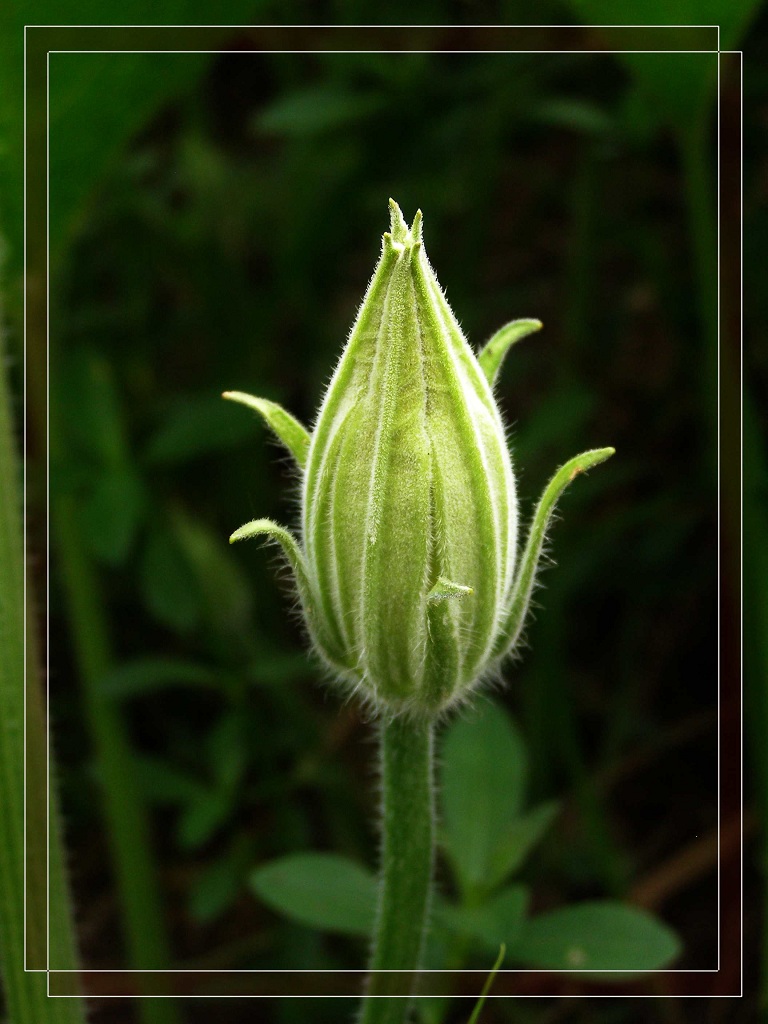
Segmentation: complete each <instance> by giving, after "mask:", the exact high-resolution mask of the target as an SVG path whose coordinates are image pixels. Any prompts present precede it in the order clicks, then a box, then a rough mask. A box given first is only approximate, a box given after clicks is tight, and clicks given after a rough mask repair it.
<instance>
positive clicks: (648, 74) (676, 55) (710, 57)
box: [571, 0, 760, 131]
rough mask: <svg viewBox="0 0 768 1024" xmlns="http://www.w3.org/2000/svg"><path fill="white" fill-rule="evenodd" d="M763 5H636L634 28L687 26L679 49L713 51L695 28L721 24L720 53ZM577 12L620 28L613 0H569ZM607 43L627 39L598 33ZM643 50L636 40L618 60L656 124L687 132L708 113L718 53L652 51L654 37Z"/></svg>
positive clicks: (683, 0) (739, 1)
mask: <svg viewBox="0 0 768 1024" xmlns="http://www.w3.org/2000/svg"><path fill="white" fill-rule="evenodd" d="M759 2H760V0H729V2H728V3H725V4H724V3H723V2H722V0H673V2H670V0H637V2H636V3H635V4H634V5H633V7H632V22H633V24H635V25H666V26H669V27H670V29H672V26H675V25H677V26H683V27H681V28H679V29H678V33H679V44H678V46H679V49H680V50H681V51H682V50H690V51H696V50H704V49H710V50H711V49H712V42H711V33H709V32H708V31H707V30H706V29H701V28H698V27H697V26H707V25H719V27H720V48H721V49H723V50H729V49H734V48H735V47H736V45H737V43H738V40H739V38H740V37H741V35H742V33H743V32H744V31H745V29H746V27H747V25H748V24H749V22H750V20H751V19H752V17H753V15H754V13H755V11H756V10H757V8H758V6H759ZM571 6H572V7H573V9H574V10H575V11H576V12H577V13H578V14H579V15H580V16H581V17H582V18H583V20H584V22H585V23H586V24H592V25H596V26H597V25H601V26H611V25H615V24H616V5H615V4H613V3H612V2H611V0H571ZM599 31H600V34H601V35H602V36H604V38H605V39H606V41H607V42H609V43H610V42H611V40H612V39H615V40H616V44H617V46H622V45H625V40H626V36H625V35H624V36H622V34H621V32H620V31H618V30H612V29H611V28H600V29H599ZM646 36H647V41H646V43H645V45H643V41H642V37H641V36H638V37H637V39H636V45H633V46H628V47H627V49H628V50H636V51H640V50H643V51H645V52H626V53H622V54H620V56H619V59H620V60H621V61H622V62H623V63H624V64H625V65H626V66H627V67H629V68H630V70H631V72H632V74H633V76H634V78H635V80H636V82H637V84H638V87H639V88H640V89H641V90H642V91H643V92H644V93H645V95H646V96H647V97H648V99H649V101H650V107H649V109H651V110H653V112H654V115H655V118H656V121H657V123H659V122H667V123H670V124H673V125H674V126H675V127H676V128H677V129H678V130H683V131H686V130H688V128H689V126H690V124H691V123H692V122H694V121H696V120H697V119H698V116H700V115H701V114H702V113H703V112H704V111H705V109H706V106H707V103H708V99H709V98H710V97H711V95H712V93H713V91H714V89H715V87H716V85H717V70H718V55H717V52H716V51H715V52H709V53H707V52H688V53H686V52H663V51H658V52H652V51H653V50H654V47H653V45H652V43H653V35H652V34H651V32H647V33H646Z"/></svg>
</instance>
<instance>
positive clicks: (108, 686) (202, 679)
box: [103, 657, 220, 697]
mask: <svg viewBox="0 0 768 1024" xmlns="http://www.w3.org/2000/svg"><path fill="white" fill-rule="evenodd" d="M219 682H220V673H217V672H214V670H213V669H210V668H206V667H205V666H204V665H199V664H197V662H194V661H184V660H183V659H181V658H163V657H157V658H136V659H134V660H133V661H125V662H123V663H122V664H121V665H117V666H115V668H113V669H112V670H111V671H110V673H109V675H108V676H107V677H106V678H105V680H104V684H103V689H104V693H106V694H108V695H109V696H110V697H136V696H141V695H142V694H145V693H154V692H155V691H156V690H163V689H166V688H167V687H169V686H203V687H216V686H217V685H218V683H219Z"/></svg>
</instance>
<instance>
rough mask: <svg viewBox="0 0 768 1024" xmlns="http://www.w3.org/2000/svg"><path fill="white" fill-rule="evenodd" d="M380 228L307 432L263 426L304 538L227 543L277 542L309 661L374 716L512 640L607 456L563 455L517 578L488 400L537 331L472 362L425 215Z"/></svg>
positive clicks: (455, 692) (454, 696) (465, 682)
mask: <svg viewBox="0 0 768 1024" xmlns="http://www.w3.org/2000/svg"><path fill="white" fill-rule="evenodd" d="M390 209H391V213H392V226H391V231H389V232H387V233H386V234H385V235H384V238H383V244H382V251H381V257H380V259H379V263H378V266H377V267H376V270H375V273H374V275H373V278H372V279H371V283H370V285H369V286H368V290H367V292H366V294H365V298H364V299H363V303H362V305H361V307H360V310H359V313H358V316H357V320H356V322H355V325H354V327H353V328H352V332H351V334H350V336H349V340H348V342H347V345H346V348H345V349H344V352H343V353H342V356H341V359H340V361H339V364H338V366H337V367H336V372H335V373H334V375H333V378H332V380H331V383H330V385H329V387H328V390H327V392H326V395H325V399H324V401H323V403H322V406H321V408H320V412H319V415H318V419H317V422H316V424H315V428H314V430H313V431H312V432H311V433H310V432H309V431H307V430H306V429H305V427H303V426H302V424H301V423H299V422H298V420H296V419H295V418H294V417H293V416H291V414H290V413H289V412H287V411H286V410H285V409H283V408H281V407H280V406H279V405H277V404H276V403H275V402H272V401H269V400H267V399H264V398H257V397H254V396H252V395H248V394H245V393H244V392H241V391H228V392H225V395H224V397H225V398H228V399H230V400H232V401H235V402H239V403H241V404H242V405H245V406H247V407H248V408H250V409H251V410H253V411H254V412H256V413H257V414H258V415H259V416H261V417H262V418H263V419H264V421H265V422H266V423H267V424H268V426H269V427H270V428H271V429H272V430H273V431H274V433H275V434H276V435H277V437H278V438H279V439H280V440H281V441H282V443H283V444H284V445H285V446H286V447H287V448H288V450H289V451H290V452H291V454H292V455H293V458H294V459H295V462H296V465H297V467H298V469H299V471H300V472H301V474H302V542H301V543H300V542H299V541H298V540H297V539H296V538H295V537H294V536H293V535H292V534H291V533H290V531H288V530H286V529H285V528H284V527H282V526H278V525H277V524H276V523H274V522H272V521H271V520H268V519H257V520H254V521H252V522H250V523H246V525H245V526H242V527H241V528H240V529H239V530H236V531H235V533H233V534H232V537H231V538H230V540H232V541H237V540H243V539H245V538H248V537H266V538H270V539H272V540H274V541H276V542H277V543H279V544H280V545H281V546H282V548H283V550H284V552H285V554H286V557H287V558H288V561H289V563H290V566H291V569H292V571H293V574H294V577H295V580H296V586H297V589H298V593H299V597H300V600H301V606H302V611H303V613H304V617H305V620H306V624H307V628H308V631H309V633H310V636H311V638H312V642H313V645H314V647H315V648H316V650H317V651H318V652H319V653H320V655H321V656H322V657H323V659H324V660H325V662H327V664H328V665H329V666H330V668H331V669H332V670H333V672H334V675H335V676H336V677H337V678H338V679H339V680H340V681H341V682H343V683H344V684H345V685H346V686H347V688H352V689H354V690H355V691H356V692H358V693H359V694H360V695H361V696H363V697H364V698H365V699H366V700H367V701H368V703H370V704H371V705H372V706H373V707H375V708H376V709H377V710H379V711H385V712H399V711H405V710H408V711H412V712H415V713H421V714H427V715H430V714H436V713H439V712H440V711H442V710H443V709H444V708H447V707H449V706H450V705H451V704H453V703H455V702H456V701H458V700H460V699H461V697H462V696H463V695H465V694H466V693H467V692H468V691H469V690H470V689H471V688H472V687H473V686H475V685H476V684H477V683H479V682H480V680H481V678H482V676H483V674H484V673H485V672H486V670H488V669H489V667H490V666H491V665H493V664H495V663H498V662H499V661H500V660H501V659H502V658H503V657H504V656H505V655H506V654H507V653H509V651H511V650H513V649H514V647H515V645H516V644H517V642H518V640H519V638H520V635H521V632H522V629H523V626H524V623H525V618H526V614H527V611H528V607H529V605H530V598H531V593H532V591H533V587H534V582H535V577H536V569H537V565H538V562H539V558H540V556H541V552H542V548H543V545H544V539H545V536H546V531H547V528H548V525H549V523H550V521H551V518H552V513H553V511H554V508H555V505H556V504H557V501H558V500H559V498H560V496H561V495H562V493H563V491H564V490H565V489H566V488H567V487H568V485H569V484H570V483H571V481H573V480H574V479H575V478H576V477H577V476H578V475H579V474H580V473H582V472H584V471H586V470H588V469H590V468H591V467H592V466H596V465H597V464H598V463H600V462H603V461H604V460H605V459H607V458H609V456H611V455H612V454H613V448H597V449H592V450H590V451H587V452H582V454H581V455H577V456H576V457H575V458H573V459H571V460H570V461H569V462H567V463H565V465H563V466H561V467H560V469H559V470H558V471H557V472H556V473H555V475H554V476H553V477H552V479H551V480H550V482H549V484H548V485H547V487H546V488H545V490H544V493H543V494H542V497H541V499H540V501H539V503H538V505H537V507H536V510H535V512H534V515H533V518H532V520H531V524H530V526H529V529H528V534H527V539H526V543H525V545H524V547H523V548H522V551H521V556H520V558H519V564H518V565H517V566H516V564H515V563H516V550H517V502H516V497H515V481H514V477H513V474H512V464H511V460H510V456H509V452H508V450H507V444H506V438H505V434H504V427H503V424H502V422H501V417H500V415H499V411H498V409H497V407H496V403H495V401H494V398H493V394H492V391H491V386H492V383H493V382H494V381H495V379H496V377H497V375H498V372H499V369H500V367H501V363H502V361H503V359H504V357H505V355H506V353H507V351H508V350H509V349H510V347H511V346H512V345H514V344H515V343H516V342H517V341H519V340H520V339H521V338H523V337H525V336H526V335H529V334H531V333H533V332H534V331H537V330H539V328H540V327H541V323H540V322H539V321H538V320H531V319H526V320H514V321H511V322H510V323H508V324H505V325H504V326H503V327H502V328H501V329H500V330H499V331H497V332H496V334H495V335H494V336H493V337H492V338H491V339H490V340H489V341H488V342H487V344H486V345H485V346H484V348H483V349H482V350H481V352H480V353H479V355H478V356H477V357H476V356H475V355H474V353H473V352H472V350H471V349H470V347H469V345H468V344H467V342H466V340H465V338H464V336H463V334H462V332H461V328H460V327H459V325H458V323H457V322H456V319H455V317H454V315H453V313H452V312H451V310H450V308H449V306H448V303H447V302H446V300H445V296H444V295H443V292H442V290H441V288H440V285H439V284H438V282H437V278H436V277H435V275H434V273H433V271H432V268H431V267H430V265H429V261H428V260H427V256H426V253H425V252H424V246H423V244H422V238H421V214H420V213H417V214H416V217H415V219H414V222H413V225H412V226H411V227H410V228H409V227H408V226H407V225H406V223H405V221H404V220H403V217H402V214H401V213H400V209H399V207H398V206H397V204H396V203H394V202H390Z"/></svg>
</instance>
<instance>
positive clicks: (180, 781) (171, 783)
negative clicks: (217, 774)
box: [134, 754, 206, 805]
mask: <svg viewBox="0 0 768 1024" xmlns="http://www.w3.org/2000/svg"><path fill="white" fill-rule="evenodd" d="M134 764H135V766H136V773H137V775H138V777H139V781H140V783H141V786H142V789H143V790H144V792H145V794H146V795H147V798H148V799H149V800H152V801H153V802H154V803H158V804H182V805H184V804H191V803H196V802H198V801H199V800H200V799H201V798H202V797H203V796H204V795H205V792H206V789H205V786H204V785H203V783H201V782H199V781H198V780H197V779H193V778H191V777H190V776H189V775H187V774H185V773H184V772H182V771H180V770H179V769H178V768H176V767H175V766H174V765H172V764H170V763H169V762H167V761H164V760H162V759H161V758H156V757H149V756H142V755H140V754H135V755H134Z"/></svg>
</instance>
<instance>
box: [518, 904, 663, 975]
mask: <svg viewBox="0 0 768 1024" xmlns="http://www.w3.org/2000/svg"><path fill="white" fill-rule="evenodd" d="M680 949H681V946H680V940H679V939H678V937H677V935H676V934H675V933H674V932H673V931H672V929H671V928H668V927H667V925H665V924H663V923H662V922H661V921H659V920H658V918H656V917H653V916H652V915H651V914H649V913H647V912H646V911H644V910H640V909H638V908H637V907H631V906H627V905H626V904H624V903H613V902H610V901H595V902H588V903H577V904H575V905H574V906H571V907H563V908H562V909H561V910H553V911H550V912H549V913H547V914H540V915H539V916H538V917H534V918H532V919H531V920H529V921H527V922H526V924H525V925H524V927H523V930H522V933H521V935H520V938H519V941H518V943H517V944H516V945H515V947H514V948H513V949H510V955H511V956H513V957H514V958H515V959H516V960H518V961H521V962H522V963H525V964H530V965H531V966H533V967H543V968H551V969H552V970H558V971H561V970H574V971H575V970H579V971H590V972H593V973H598V974H599V973H601V972H611V971H617V972H621V973H622V974H626V973H627V972H632V971H656V970H660V969H661V968H663V967H668V966H669V965H670V964H671V963H672V961H673V960H674V959H675V958H676V957H677V956H678V955H679V953H680ZM614 977H615V975H614Z"/></svg>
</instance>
